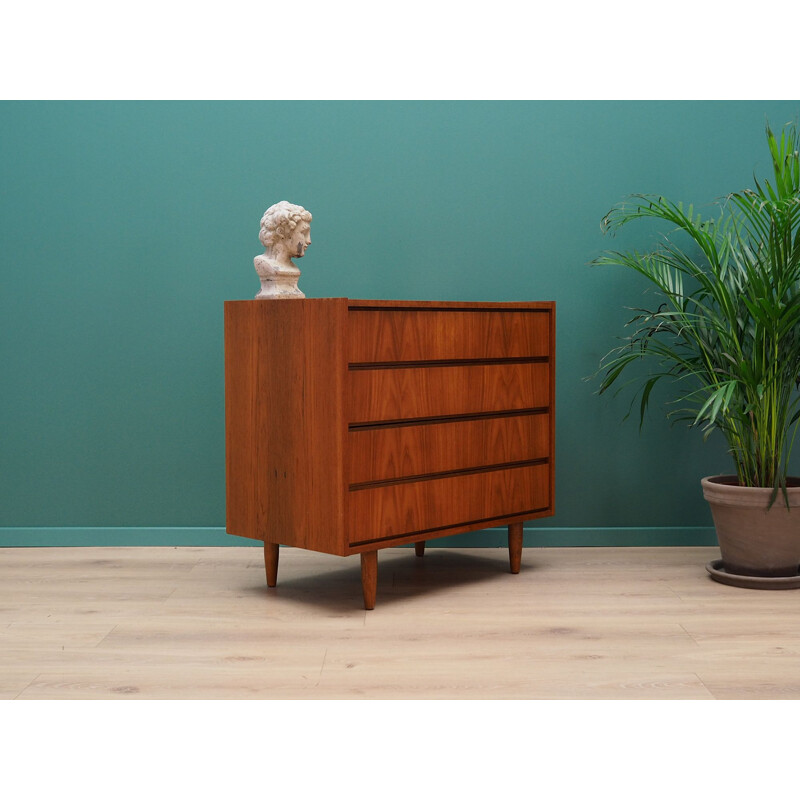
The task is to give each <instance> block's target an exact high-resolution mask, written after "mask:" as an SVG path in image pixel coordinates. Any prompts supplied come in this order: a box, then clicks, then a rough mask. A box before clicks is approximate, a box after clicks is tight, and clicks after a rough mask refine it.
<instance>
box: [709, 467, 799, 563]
mask: <svg viewBox="0 0 800 800" xmlns="http://www.w3.org/2000/svg"><path fill="white" fill-rule="evenodd" d="M701 484H702V486H703V496H704V497H705V498H706V500H708V503H709V505H710V506H711V514H712V516H713V517H714V525H715V527H716V529H717V539H718V540H719V549H720V551H721V555H722V564H723V566H724V568H725V571H726V572H728V573H729V574H731V575H750V576H755V577H763V578H781V577H790V576H793V575H797V574H798V565H800V479H797V478H790V479H788V480H787V486H788V488H787V494H788V495H789V508H787V507H786V500H785V498H784V496H783V492H779V493H778V496H777V497H776V498H775V502H774V503H773V504H772V507H771V508H768V506H769V498H770V496H771V495H772V489H763V488H756V487H751V486H739V482H738V480H737V478H736V476H735V475H716V476H713V477H709V478H703V479H702V481H701Z"/></svg>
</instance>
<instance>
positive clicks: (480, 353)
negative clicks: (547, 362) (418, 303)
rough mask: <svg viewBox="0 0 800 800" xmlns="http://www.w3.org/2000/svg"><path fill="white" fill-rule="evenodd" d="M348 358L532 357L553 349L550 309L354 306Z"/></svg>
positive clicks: (382, 360) (350, 316)
mask: <svg viewBox="0 0 800 800" xmlns="http://www.w3.org/2000/svg"><path fill="white" fill-rule="evenodd" d="M348 319H349V329H350V330H349V336H348V340H349V343H348V361H349V362H350V363H387V362H395V361H435V360H449V359H495V358H530V357H535V356H546V355H547V354H548V353H549V349H550V314H549V312H548V311H547V310H530V311H519V310H514V311H511V310H506V311H422V310H409V309H388V308H386V309H379V310H374V309H370V310H366V309H365V310H359V309H350V311H349V312H348Z"/></svg>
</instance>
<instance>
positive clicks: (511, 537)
mask: <svg viewBox="0 0 800 800" xmlns="http://www.w3.org/2000/svg"><path fill="white" fill-rule="evenodd" d="M508 560H509V562H510V563H511V572H512V574H513V575H516V574H517V573H518V572H519V568H520V565H521V564H522V523H521V522H512V523H511V524H510V525H509V526H508Z"/></svg>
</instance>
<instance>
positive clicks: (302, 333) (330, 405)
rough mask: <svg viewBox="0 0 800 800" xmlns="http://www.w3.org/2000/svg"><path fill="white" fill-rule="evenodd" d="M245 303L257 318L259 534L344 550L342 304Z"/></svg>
mask: <svg viewBox="0 0 800 800" xmlns="http://www.w3.org/2000/svg"><path fill="white" fill-rule="evenodd" d="M252 302H253V303H255V311H256V314H257V319H258V321H257V329H258V334H257V335H258V360H257V374H258V377H257V398H258V399H257V404H258V408H257V412H256V418H257V420H258V428H257V432H256V439H257V443H258V448H259V452H258V455H257V459H258V471H259V475H260V477H259V486H258V494H259V499H260V504H259V508H260V514H261V515H263V530H264V536H265V538H266V540H267V541H271V542H277V543H279V544H287V545H292V546H295V547H304V548H306V549H309V550H318V551H322V552H327V553H339V552H344V548H345V542H344V534H343V516H344V514H343V494H344V489H343V468H342V457H343V454H342V447H343V444H342V385H343V376H344V371H345V369H346V364H345V361H344V348H343V345H342V340H343V337H344V327H343V326H344V322H345V317H344V314H345V305H344V302H343V301H340V300H336V299H314V300H264V301H261V300H259V301H252Z"/></svg>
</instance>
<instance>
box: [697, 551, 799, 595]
mask: <svg viewBox="0 0 800 800" xmlns="http://www.w3.org/2000/svg"><path fill="white" fill-rule="evenodd" d="M706 570H708V574H709V575H710V576H711V577H712V578H713V579H714V580H715V581H719V582H720V583H727V584H728V585H729V586H738V587H740V588H742V589H799V588H800V574H798V575H789V576H788V577H785V578H759V577H756V576H754V575H734V574H733V573H732V572H726V571H725V567H724V566H723V565H722V559H721V558H718V559H716V560H715V561H709V562H708V564H706Z"/></svg>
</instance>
